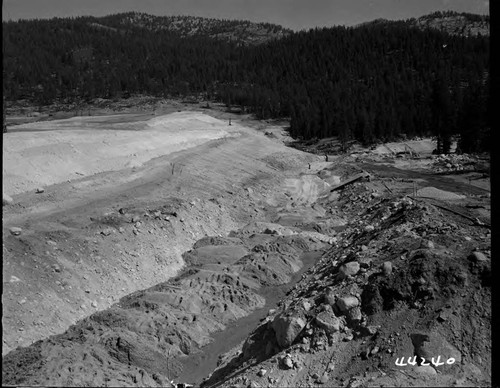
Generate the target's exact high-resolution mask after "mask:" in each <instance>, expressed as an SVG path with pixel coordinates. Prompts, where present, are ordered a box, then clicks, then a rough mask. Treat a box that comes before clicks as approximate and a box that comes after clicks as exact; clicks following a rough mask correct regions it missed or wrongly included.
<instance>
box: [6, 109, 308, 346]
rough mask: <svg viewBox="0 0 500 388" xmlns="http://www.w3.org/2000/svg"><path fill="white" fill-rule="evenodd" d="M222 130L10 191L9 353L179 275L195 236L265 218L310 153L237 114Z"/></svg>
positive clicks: (8, 234)
mask: <svg viewBox="0 0 500 388" xmlns="http://www.w3.org/2000/svg"><path fill="white" fill-rule="evenodd" d="M196 117H198V116H196ZM185 119H186V122H185V123H184V125H185V126H186V127H188V126H189V124H190V121H189V120H190V119H189V117H185ZM209 119H211V120H214V119H212V118H209ZM101 120H103V119H102V118H101ZM196 120H197V119H196ZM196 120H195V121H196ZM198 122H199V121H198ZM195 124H196V122H195ZM220 127H224V128H227V130H228V131H232V132H231V137H228V138H226V139H220V140H214V141H210V142H208V143H206V144H204V145H200V146H196V147H193V148H190V149H187V150H184V151H181V152H176V153H171V154H168V155H164V156H160V157H157V158H155V159H152V160H150V161H149V162H146V163H145V164H144V165H142V166H139V167H135V168H128V169H123V170H119V171H111V172H109V171H108V172H102V173H100V174H97V175H93V176H89V177H85V178H81V179H78V180H75V181H72V182H62V183H58V184H55V185H53V186H46V187H45V192H44V193H41V194H36V193H34V192H27V193H22V194H18V195H14V196H13V199H14V203H13V204H11V205H7V206H4V207H3V237H4V239H3V258H4V266H3V279H4V293H3V296H2V300H3V346H2V352H3V354H5V353H7V352H8V351H10V350H11V349H13V348H16V347H17V346H27V345H29V344H30V343H32V342H33V341H36V340H39V339H42V338H45V337H46V336H48V335H52V334H56V333H62V332H63V331H64V330H65V329H66V328H67V327H68V326H69V325H71V324H74V323H75V322H76V321H77V320H78V319H81V318H83V317H85V316H88V315H89V314H90V313H92V312H94V311H97V310H102V309H104V308H106V307H109V306H110V305H112V304H113V303H115V302H116V301H117V300H118V299H119V298H120V297H122V296H124V295H127V294H129V293H130V292H133V291H136V290H140V289H144V288H147V287H150V286H153V285H155V284H158V283H160V282H163V281H165V280H167V279H168V278H170V277H172V276H174V275H175V273H176V272H177V271H178V270H179V269H180V268H181V266H182V264H183V262H182V258H181V254H182V253H183V252H184V251H186V250H188V249H190V248H191V246H192V244H193V243H194V242H195V241H196V240H197V239H199V238H201V237H203V236H206V235H217V234H222V235H225V234H227V233H228V232H229V231H231V230H236V229H237V228H238V227H240V226H242V225H244V224H245V223H247V222H249V221H250V220H253V219H256V220H259V219H263V215H264V214H265V213H266V207H268V206H269V204H268V203H267V198H268V197H269V198H270V196H269V193H271V192H274V190H275V188H276V187H279V185H280V184H281V182H282V181H283V179H284V176H285V175H286V174H287V172H289V173H292V174H295V173H296V172H297V171H299V170H300V169H303V168H304V166H307V161H308V160H309V161H312V160H313V159H314V157H312V156H310V155H304V154H302V153H299V152H297V151H294V150H288V149H287V148H286V147H284V146H283V145H282V144H280V143H278V142H276V141H273V140H270V139H268V138H267V137H266V136H264V135H263V134H261V133H259V132H256V131H254V130H250V129H248V128H246V127H244V126H241V125H238V123H237V122H236V121H233V125H232V126H230V127H229V126H228V125H227V123H225V122H222V121H221V122H220ZM139 133H140V132H139ZM10 135H16V134H15V133H12V134H10ZM281 195H282V196H284V194H283V193H281ZM11 227H20V228H21V229H22V233H21V235H20V236H14V235H12V234H11V233H10V232H9V231H10V228H11Z"/></svg>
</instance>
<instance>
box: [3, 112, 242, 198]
mask: <svg viewBox="0 0 500 388" xmlns="http://www.w3.org/2000/svg"><path fill="white" fill-rule="evenodd" d="M134 118H135V117H134ZM130 121H131V120H130V118H127V117H126V115H116V116H109V117H106V118H103V117H74V118H71V119H66V120H57V121H47V122H37V123H30V124H23V125H19V126H17V127H15V129H16V132H11V133H7V134H4V137H3V185H4V187H3V190H4V192H5V193H6V194H8V195H10V196H12V195H15V194H19V193H22V192H25V191H29V190H35V189H36V188H37V187H45V186H48V185H53V184H55V183H61V182H65V181H68V180H75V179H79V178H81V177H82V176H90V175H95V174H98V173H102V172H105V171H118V170H121V169H124V168H129V167H139V166H141V165H143V164H144V163H145V162H147V161H149V160H151V159H153V158H155V157H158V156H162V155H167V154H170V153H172V152H178V151H182V150H184V149H187V148H190V147H194V146H197V145H200V144H203V143H205V142H207V141H209V140H214V139H220V138H223V137H225V136H229V133H228V132H227V131H226V129H227V124H226V123H223V122H221V121H220V120H217V119H214V118H212V117H210V116H207V115H204V114H202V113H198V114H195V113H187V112H181V113H173V114H170V115H165V116H160V117H154V118H149V119H148V120H141V121H134V120H132V122H130ZM232 133H233V135H234V133H235V132H234V130H233V132H232Z"/></svg>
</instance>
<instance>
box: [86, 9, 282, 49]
mask: <svg viewBox="0 0 500 388" xmlns="http://www.w3.org/2000/svg"><path fill="white" fill-rule="evenodd" d="M97 21H98V24H99V25H100V26H107V27H111V28H115V29H117V30H124V29H125V30H126V29H129V28H131V27H132V28H137V27H140V28H145V29H147V30H149V31H169V32H172V33H175V34H178V35H179V36H180V37H191V36H204V37H209V38H216V39H222V40H226V41H233V42H237V43H244V44H252V45H254V44H262V43H266V42H268V41H270V40H273V39H280V38H283V37H285V36H288V35H290V34H291V33H292V31H291V30H289V29H286V28H283V27H281V26H279V25H276V24H270V23H253V22H250V21H247V20H221V19H210V18H203V17H196V16H154V15H148V14H145V13H139V12H128V13H121V14H116V15H110V16H104V17H101V18H97ZM94 25H96V23H94Z"/></svg>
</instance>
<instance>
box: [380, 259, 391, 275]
mask: <svg viewBox="0 0 500 388" xmlns="http://www.w3.org/2000/svg"><path fill="white" fill-rule="evenodd" d="M382 271H383V272H384V275H385V276H389V275H390V274H392V263H391V262H390V261H386V262H384V264H382Z"/></svg>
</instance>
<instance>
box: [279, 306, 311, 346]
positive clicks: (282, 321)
mask: <svg viewBox="0 0 500 388" xmlns="http://www.w3.org/2000/svg"><path fill="white" fill-rule="evenodd" d="M305 325H306V322H305V320H304V319H303V318H302V317H297V316H286V315H284V314H279V315H277V316H276V317H275V318H274V320H273V323H272V327H273V329H274V332H275V333H276V341H277V342H278V344H279V345H280V346H281V347H282V348H287V347H289V346H290V345H291V344H292V343H293V341H295V339H296V338H297V336H298V335H299V333H300V332H301V331H302V329H303V328H304V327H305Z"/></svg>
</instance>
